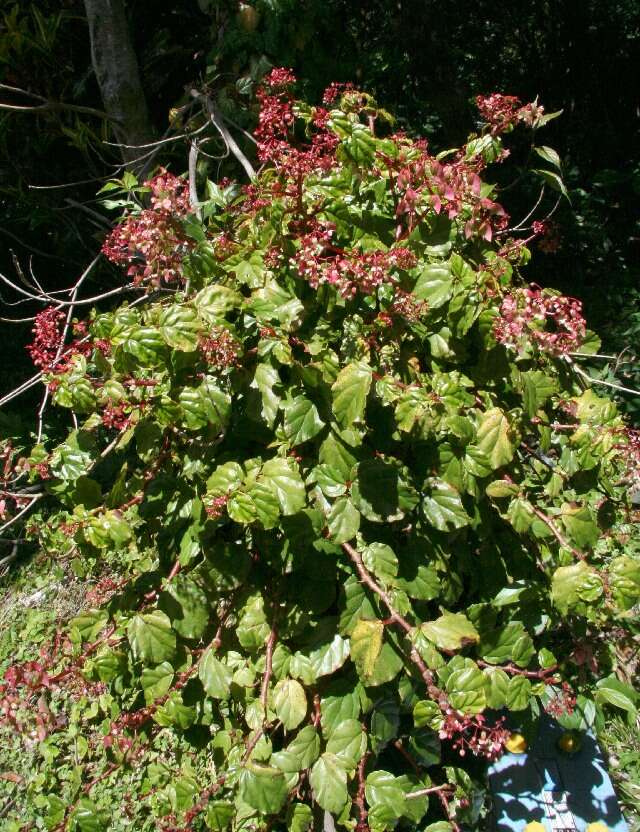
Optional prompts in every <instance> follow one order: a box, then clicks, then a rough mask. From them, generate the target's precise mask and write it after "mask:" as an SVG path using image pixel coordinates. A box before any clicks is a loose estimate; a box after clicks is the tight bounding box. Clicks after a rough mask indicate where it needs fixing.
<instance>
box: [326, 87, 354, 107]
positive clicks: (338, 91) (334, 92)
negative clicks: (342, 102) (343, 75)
mask: <svg viewBox="0 0 640 832" xmlns="http://www.w3.org/2000/svg"><path fill="white" fill-rule="evenodd" d="M351 90H353V84H351V83H349V82H347V83H340V82H338V81H333V82H332V83H331V84H329V86H328V87H327V88H326V90H325V91H324V93H323V94H322V103H323V104H324V105H325V107H330V106H331V105H332V104H334V103H335V102H336V100H337V99H338V98H340V96H341V95H343V94H344V93H345V92H349V91H351Z"/></svg>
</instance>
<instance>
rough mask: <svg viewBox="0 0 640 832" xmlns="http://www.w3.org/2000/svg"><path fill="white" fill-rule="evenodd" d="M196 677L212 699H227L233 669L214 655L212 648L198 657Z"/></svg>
mask: <svg viewBox="0 0 640 832" xmlns="http://www.w3.org/2000/svg"><path fill="white" fill-rule="evenodd" d="M198 677H199V678H200V681H201V682H202V687H203V688H204V689H205V692H206V693H207V695H208V696H211V697H213V698H214V699H229V697H230V695H231V692H230V687H231V679H232V677H233V670H232V669H231V668H230V667H228V666H227V665H226V664H223V663H222V662H221V661H220V660H219V659H218V658H217V657H216V655H215V652H214V650H213V649H212V648H209V649H208V650H207V651H206V653H205V654H204V656H203V657H202V658H201V659H200V664H199V666H198Z"/></svg>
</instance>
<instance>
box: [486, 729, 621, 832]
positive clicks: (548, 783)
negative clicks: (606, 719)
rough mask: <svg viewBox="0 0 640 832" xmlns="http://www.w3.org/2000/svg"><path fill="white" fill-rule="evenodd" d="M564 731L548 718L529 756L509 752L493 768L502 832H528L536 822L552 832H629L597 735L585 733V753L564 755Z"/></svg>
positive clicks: (497, 819) (499, 831) (491, 777)
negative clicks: (600, 829)
mask: <svg viewBox="0 0 640 832" xmlns="http://www.w3.org/2000/svg"><path fill="white" fill-rule="evenodd" d="M563 732H564V729H563V728H561V726H560V725H558V723H557V722H556V721H555V720H553V719H551V718H549V717H544V718H543V719H542V720H541V721H540V731H539V734H538V738H537V739H536V741H535V743H533V744H532V745H531V747H530V748H529V749H528V751H527V752H526V753H525V754H504V755H503V756H502V757H501V758H500V759H499V760H497V761H496V762H495V763H494V764H493V765H492V766H491V768H490V769H489V783H490V786H491V791H492V793H493V804H494V810H493V815H494V821H495V829H496V830H497V832H507V830H509V832H523V830H524V828H525V826H526V825H527V823H531V821H538V822H539V823H542V825H543V826H544V828H545V830H547V832H584V831H585V829H586V827H587V825H588V824H589V823H595V822H596V821H599V822H600V823H603V824H605V826H607V827H608V829H609V830H611V832H628V827H627V824H626V823H625V820H624V818H623V817H622V813H621V811H620V806H619V805H618V800H617V798H616V795H615V792H614V791H613V786H612V785H611V779H610V778H609V775H608V773H607V770H606V768H605V765H604V760H603V758H602V753H601V751H600V748H599V747H598V744H597V742H596V740H595V737H594V736H593V735H592V734H589V733H588V734H585V736H584V741H583V744H582V748H581V749H580V751H577V752H576V753H575V754H563V753H562V752H561V751H559V750H558V746H557V742H558V739H559V738H560V737H561V736H562V734H563Z"/></svg>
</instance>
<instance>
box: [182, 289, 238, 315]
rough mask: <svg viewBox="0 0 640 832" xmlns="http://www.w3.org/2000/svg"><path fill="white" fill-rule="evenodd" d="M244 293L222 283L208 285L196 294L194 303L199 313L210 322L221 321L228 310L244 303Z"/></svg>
mask: <svg viewBox="0 0 640 832" xmlns="http://www.w3.org/2000/svg"><path fill="white" fill-rule="evenodd" d="M242 301H243V298H242V295H241V294H239V293H238V292H236V291H234V290H233V289H229V288H228V287H227V286H222V285H221V284H220V283H213V284H212V285H211V286H206V287H205V288H204V289H203V290H202V291H201V292H198V294H197V295H196V296H195V298H194V300H193V305H194V306H195V308H196V310H197V312H198V315H199V316H200V317H201V318H202V319H203V320H205V321H206V322H207V323H208V324H216V323H219V321H220V319H221V318H223V317H224V316H225V315H226V314H227V312H231V310H232V309H237V308H238V307H239V306H241V305H242Z"/></svg>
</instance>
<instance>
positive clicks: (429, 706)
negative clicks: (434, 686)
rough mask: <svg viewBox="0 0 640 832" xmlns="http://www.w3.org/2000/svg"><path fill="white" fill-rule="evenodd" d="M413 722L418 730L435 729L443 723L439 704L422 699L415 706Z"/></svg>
mask: <svg viewBox="0 0 640 832" xmlns="http://www.w3.org/2000/svg"><path fill="white" fill-rule="evenodd" d="M413 722H414V725H415V726H416V728H424V727H428V728H435V727H438V726H439V725H440V724H441V723H442V712H441V711H440V706H439V705H438V703H437V702H433V701H431V700H429V699H421V700H420V701H419V702H416V704H415V705H414V706H413Z"/></svg>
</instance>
